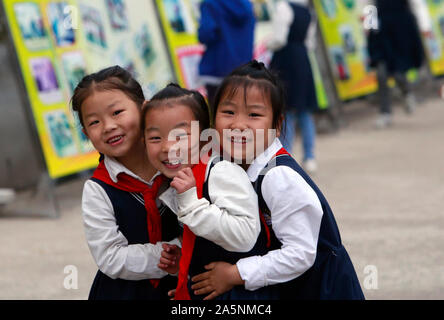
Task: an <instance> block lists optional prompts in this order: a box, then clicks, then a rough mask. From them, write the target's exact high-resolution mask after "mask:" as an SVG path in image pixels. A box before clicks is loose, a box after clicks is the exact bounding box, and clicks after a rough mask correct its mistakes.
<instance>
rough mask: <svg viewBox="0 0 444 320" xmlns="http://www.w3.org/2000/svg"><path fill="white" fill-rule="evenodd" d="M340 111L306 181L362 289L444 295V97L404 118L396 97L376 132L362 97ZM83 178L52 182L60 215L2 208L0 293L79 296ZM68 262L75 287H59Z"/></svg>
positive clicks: (84, 282) (85, 270) (82, 293)
mask: <svg viewBox="0 0 444 320" xmlns="http://www.w3.org/2000/svg"><path fill="white" fill-rule="evenodd" d="M344 110H345V114H344V117H345V120H346V122H347V123H348V126H346V127H344V128H342V129H341V130H340V131H339V132H337V133H334V134H322V135H320V136H319V137H318V141H317V146H316V150H317V155H318V161H319V166H320V170H319V172H318V173H317V174H316V175H315V176H314V180H315V181H316V183H317V184H318V185H319V187H320V188H321V190H323V192H324V194H325V196H326V197H327V199H328V200H329V202H330V205H331V207H332V208H333V211H334V212H335V215H336V219H337V222H338V225H339V227H340V230H341V234H342V239H343V242H344V244H345V246H346V248H347V249H348V251H349V254H350V256H351V258H352V260H353V262H354V265H355V268H356V271H357V273H358V277H359V279H360V281H361V284H362V286H363V288H364V293H365V295H366V297H367V298H368V299H444V266H443V264H444V250H443V249H442V243H444V232H443V229H444V209H443V203H444V183H443V181H444V165H443V163H444V162H443V157H444V101H442V100H439V99H438V98H436V99H431V98H429V99H427V100H425V101H424V102H423V103H421V106H420V107H419V108H418V110H417V112H416V113H415V114H414V115H413V116H410V117H409V116H407V115H405V114H404V113H403V111H402V109H401V108H400V107H399V106H398V107H397V108H396V110H395V124H394V126H393V127H392V128H390V129H387V130H382V131H378V130H375V129H374V128H373V122H374V120H375V116H376V111H375V108H374V107H372V106H371V105H369V104H368V102H365V101H358V102H354V103H351V104H348V105H345V107H344ZM299 149H300V147H298V149H297V150H296V154H299V153H300V151H299ZM297 158H299V157H298V156H297ZM82 184H83V179H81V178H77V179H75V180H71V181H67V182H65V183H63V184H61V185H60V186H58V187H57V195H58V199H59V202H60V204H61V207H62V208H63V209H62V212H61V216H60V218H58V219H50V218H44V217H36V216H35V214H34V217H26V216H20V215H18V214H15V215H14V216H11V215H10V214H9V215H8V214H6V213H5V212H4V211H3V213H1V212H0V243H1V245H0V257H1V258H0V270H1V272H0V299H85V298H87V295H88V291H89V288H90V285H91V283H92V280H93V277H94V275H95V272H96V266H95V264H94V262H93V260H92V258H91V256H90V253H89V251H88V247H87V245H86V242H85V238H84V233H83V226H82V221H81V214H80V196H81V190H82ZM22 204H23V203H22ZM70 265H72V266H75V268H76V270H77V275H78V289H71V290H67V289H65V288H64V280H65V277H67V276H69V275H71V276H73V275H74V274H73V273H67V274H65V273H64V268H65V267H66V266H70ZM71 272H72V271H71Z"/></svg>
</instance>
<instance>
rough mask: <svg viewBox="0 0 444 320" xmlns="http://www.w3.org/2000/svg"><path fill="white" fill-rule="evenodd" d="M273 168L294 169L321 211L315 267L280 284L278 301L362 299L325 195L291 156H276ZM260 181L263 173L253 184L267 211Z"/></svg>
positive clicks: (353, 270) (261, 203)
mask: <svg viewBox="0 0 444 320" xmlns="http://www.w3.org/2000/svg"><path fill="white" fill-rule="evenodd" d="M276 166H288V167H290V168H292V169H293V170H295V171H296V172H297V173H298V174H299V175H300V176H301V177H302V178H303V179H304V180H305V181H306V182H307V183H308V185H309V186H310V187H311V188H312V189H313V190H314V191H315V193H316V195H317V196H318V198H319V201H320V203H321V205H322V210H323V215H322V220H321V228H320V231H319V239H318V247H317V253H316V259H315V262H314V265H313V266H312V267H311V268H310V269H309V270H307V271H306V272H305V273H304V274H302V275H301V276H300V277H298V278H296V279H294V280H292V281H289V282H287V283H284V284H282V285H281V299H288V300H293V299H298V300H299V299H300V300H363V299H364V294H363V292H362V290H361V286H360V284H359V280H358V277H357V275H356V272H355V269H354V267H353V264H352V261H351V259H350V257H349V255H348V253H347V251H346V250H345V248H344V246H343V245H342V242H341V236H340V234H339V229H338V226H337V224H336V221H335V218H334V216H333V211H332V210H331V208H330V206H329V204H328V202H327V200H326V199H325V197H324V195H323V194H322V192H321V191H320V190H319V188H318V187H317V186H316V184H315V183H314V182H313V181H312V180H311V178H310V177H309V176H308V175H307V174H306V173H305V172H304V170H303V169H302V168H301V167H300V166H299V164H298V163H297V162H296V160H294V159H293V158H292V157H290V156H288V155H281V156H278V157H276ZM267 169H269V168H268V167H266V168H265V170H264V171H263V173H265V172H266V170H267ZM263 178H264V174H261V175H260V176H259V178H258V180H257V182H256V183H255V189H256V192H257V194H258V197H259V206H260V207H261V210H265V211H268V212H269V210H268V208H267V205H266V203H265V201H264V199H263V197H262V191H261V184H262V181H263ZM273 236H274V233H273ZM274 237H275V236H274ZM276 241H277V242H278V243H279V245H280V242H279V240H277V239H275V242H274V243H275V245H276V243H277V242H276Z"/></svg>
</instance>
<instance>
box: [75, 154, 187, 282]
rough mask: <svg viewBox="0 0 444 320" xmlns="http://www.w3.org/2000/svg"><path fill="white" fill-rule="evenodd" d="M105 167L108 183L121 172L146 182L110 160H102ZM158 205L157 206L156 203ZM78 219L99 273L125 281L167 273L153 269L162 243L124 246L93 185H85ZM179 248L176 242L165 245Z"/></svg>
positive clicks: (97, 187) (102, 193) (108, 207)
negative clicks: (80, 215)
mask: <svg viewBox="0 0 444 320" xmlns="http://www.w3.org/2000/svg"><path fill="white" fill-rule="evenodd" d="M104 161H105V167H106V169H107V170H108V173H109V175H110V177H111V179H112V180H113V181H114V182H117V175H118V174H119V173H121V172H124V173H126V174H128V175H130V176H132V177H134V178H135V179H138V180H140V181H142V182H144V183H146V184H148V185H151V184H152V182H153V181H154V178H155V177H156V176H157V175H159V174H160V173H157V174H156V175H155V176H154V177H153V178H152V180H151V181H149V182H146V181H144V180H143V179H141V178H140V177H138V176H137V175H135V174H134V173H133V172H131V171H130V170H128V169H127V168H125V167H124V166H123V165H122V164H120V163H119V162H117V161H116V160H115V159H113V158H111V157H107V156H105V160H104ZM159 203H160V202H159ZM82 215H83V224H84V227H85V235H86V240H87V242H88V246H89V249H90V251H91V254H92V256H93V258H94V261H95V262H96V264H97V266H98V267H99V269H100V271H102V272H103V273H104V274H106V275H107V276H109V277H110V278H112V279H116V278H120V279H125V280H142V279H159V278H162V277H164V276H166V275H167V273H166V272H165V271H163V270H161V269H159V268H158V267H157V264H158V263H159V260H160V253H161V252H162V243H161V242H158V243H156V244H151V243H146V244H132V245H129V244H128V240H127V239H126V238H125V236H124V235H123V234H122V233H121V232H120V231H119V226H118V225H117V223H116V217H115V214H114V209H113V205H112V203H111V200H110V199H109V197H108V195H107V193H106V191H105V190H104V189H103V188H102V187H101V186H100V185H99V184H98V183H96V182H94V181H92V180H88V181H86V182H85V185H84V188H83V196H82ZM169 243H173V244H176V245H178V246H181V244H180V242H179V240H178V239H174V240H173V241H171V242H169Z"/></svg>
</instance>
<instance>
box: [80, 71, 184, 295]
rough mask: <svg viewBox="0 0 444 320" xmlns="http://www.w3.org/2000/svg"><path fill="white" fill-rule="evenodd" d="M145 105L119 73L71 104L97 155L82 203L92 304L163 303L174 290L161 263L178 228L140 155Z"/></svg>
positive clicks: (105, 74)
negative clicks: (93, 270) (92, 266)
mask: <svg viewBox="0 0 444 320" xmlns="http://www.w3.org/2000/svg"><path fill="white" fill-rule="evenodd" d="M144 102H145V99H144V95H143V92H142V88H141V87H140V85H139V83H137V81H136V80H134V79H133V78H132V76H131V75H130V74H129V73H128V72H127V71H126V70H124V69H122V68H120V67H118V66H116V67H111V68H107V69H104V70H102V71H99V72H97V73H94V74H91V75H88V76H86V77H84V78H83V79H82V81H81V82H80V83H79V84H78V86H77V88H76V89H75V91H74V95H73V97H72V108H73V110H74V111H75V112H77V113H78V116H79V119H80V123H81V125H82V128H83V132H84V133H85V135H86V136H87V137H88V138H89V139H90V140H91V142H92V144H93V145H94V147H95V148H96V150H97V151H98V152H100V153H101V155H102V157H101V161H100V164H99V166H98V167H97V169H96V170H95V172H94V175H93V177H92V178H91V179H89V180H88V181H86V183H85V186H84V189H83V197H82V214H83V222H84V226H85V235H86V239H87V242H88V246H89V248H90V251H91V254H92V256H93V258H94V260H95V262H96V264H97V266H98V267H99V271H98V272H97V275H96V277H95V279H94V283H93V285H92V288H91V291H90V295H89V299H100V300H102V299H112V300H120V299H167V298H168V296H167V292H168V290H170V289H172V288H174V287H175V283H176V281H175V278H173V277H171V276H167V272H166V271H164V270H161V269H160V268H159V267H158V264H159V261H160V258H161V252H162V250H163V247H162V241H171V240H173V239H175V238H176V237H177V236H178V235H179V230H180V229H179V226H178V223H177V218H176V217H175V215H174V214H173V213H171V211H169V210H167V208H166V207H161V208H160V209H158V206H157V203H156V200H155V199H156V196H157V193H158V191H159V189H160V188H161V187H162V185H163V180H164V179H163V178H162V176H161V175H160V174H159V173H158V172H157V170H156V169H155V168H154V167H153V166H152V165H151V164H150V163H149V162H148V159H147V157H146V154H145V151H144V144H143V139H142V131H141V128H140V122H141V107H142V105H143V103H144ZM172 243H176V244H180V243H179V241H178V239H175V240H174V241H173V242H172Z"/></svg>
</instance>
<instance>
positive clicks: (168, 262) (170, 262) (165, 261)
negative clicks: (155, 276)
mask: <svg viewBox="0 0 444 320" xmlns="http://www.w3.org/2000/svg"><path fill="white" fill-rule="evenodd" d="M159 263H162V264H164V265H167V266H174V265H176V260H174V259H165V258H162V257H161V258H160V259H159Z"/></svg>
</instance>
